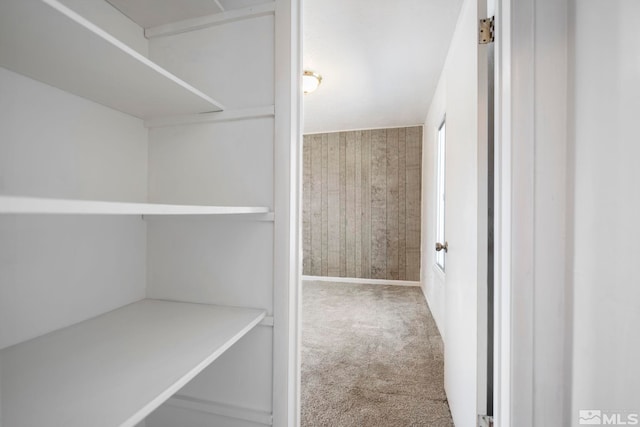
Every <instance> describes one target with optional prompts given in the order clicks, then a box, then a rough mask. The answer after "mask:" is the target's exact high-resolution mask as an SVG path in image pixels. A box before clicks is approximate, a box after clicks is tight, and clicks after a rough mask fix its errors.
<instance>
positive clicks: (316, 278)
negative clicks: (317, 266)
mask: <svg viewBox="0 0 640 427" xmlns="http://www.w3.org/2000/svg"><path fill="white" fill-rule="evenodd" d="M302 280H307V281H310V282H311V281H313V282H337V283H358V284H365V285H393V286H420V282H414V281H411V280H384V279H360V278H356V277H326V276H302Z"/></svg>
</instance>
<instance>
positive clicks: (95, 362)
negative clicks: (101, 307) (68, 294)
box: [0, 300, 265, 427]
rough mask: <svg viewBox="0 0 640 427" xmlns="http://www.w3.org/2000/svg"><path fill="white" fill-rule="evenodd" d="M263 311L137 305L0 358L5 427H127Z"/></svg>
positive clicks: (6, 352) (244, 330) (158, 303)
mask: <svg viewBox="0 0 640 427" xmlns="http://www.w3.org/2000/svg"><path fill="white" fill-rule="evenodd" d="M264 316H265V312H264V311H263V310H255V309H246V308H235V307H221V306H212V305H206V304H189V303H179V302H169V301H159V300H142V301H139V302H137V303H134V304H130V305H128V306H125V307H123V308H120V309H118V310H115V311H112V312H109V313H107V314H104V315H102V316H99V317H96V318H93V319H90V320H87V321H84V322H81V323H78V324H76V325H73V326H70V327H68V328H64V329H61V330H58V331H55V332H52V333H50V334H47V335H44V336H42V337H39V338H35V339H33V340H30V341H27V342H24V343H22V344H17V345H14V346H12V347H8V348H5V349H3V350H1V351H0V375H1V380H2V381H0V384H1V391H0V396H1V399H2V422H3V424H2V425H3V426H4V427H27V426H66V427H76V426H77V427H84V426H89V425H90V426H96V427H99V426H103V427H112V426H120V427H131V426H135V425H136V424H137V423H138V422H140V421H141V420H143V419H144V417H146V416H147V415H148V414H149V413H151V412H152V411H153V410H154V409H155V408H157V407H158V406H160V405H161V404H162V403H163V402H164V401H165V400H167V399H168V398H169V397H171V395H173V394H174V393H175V392H176V391H178V390H179V389H180V388H181V387H182V386H184V385H185V384H186V383H187V382H188V381H189V380H191V379H192V378H193V377H195V376H196V375H197V374H198V373H199V372H201V371H202V370H203V369H204V368H206V367H207V366H208V365H209V364H211V362H213V361H214V360H215V359H216V358H217V357H218V356H220V355H221V354H222V353H224V352H225V351H226V350H227V349H228V348H229V347H230V346H231V345H233V344H234V343H235V342H236V341H238V340H239V339H240V338H241V337H242V336H244V335H245V334H246V333H247V332H249V331H250V330H251V329H252V328H253V327H254V326H256V325H257V324H258V323H259V322H260V321H261V320H262V319H263V318H264Z"/></svg>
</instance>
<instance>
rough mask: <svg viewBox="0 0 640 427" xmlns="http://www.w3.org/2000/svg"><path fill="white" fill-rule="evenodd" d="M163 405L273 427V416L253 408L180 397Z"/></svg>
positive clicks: (175, 396)
mask: <svg viewBox="0 0 640 427" xmlns="http://www.w3.org/2000/svg"><path fill="white" fill-rule="evenodd" d="M165 405H167V406H170V407H174V408H180V409H187V410H190V411H197V412H203V413H206V414H211V415H217V416H222V417H226V418H233V419H236V420H242V421H249V422H251V423H255V424H260V425H264V426H271V425H273V416H272V415H271V413H269V412H266V411H260V410H257V409H253V408H245V407H241V406H235V405H229V404H226V403H218V402H213V401H209V400H203V399H196V398H193V397H188V396H180V395H174V396H173V397H172V398H170V399H169V400H167V401H166V403H165Z"/></svg>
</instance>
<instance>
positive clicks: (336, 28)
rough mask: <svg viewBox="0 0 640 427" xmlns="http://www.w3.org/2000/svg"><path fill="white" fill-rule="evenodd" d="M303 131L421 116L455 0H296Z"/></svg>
mask: <svg viewBox="0 0 640 427" xmlns="http://www.w3.org/2000/svg"><path fill="white" fill-rule="evenodd" d="M303 4H304V26H303V28H304V47H303V50H304V54H303V63H304V69H305V70H311V71H315V72H317V73H319V74H320V75H322V79H323V80H322V84H321V85H320V87H319V88H318V90H317V91H315V92H313V93H311V94H308V95H305V96H304V133H318V132H332V131H342V130H354V129H372V128H385V127H398V126H408V125H415V124H421V123H423V122H424V120H425V118H426V116H427V110H428V108H429V105H430V103H431V99H432V97H433V93H434V91H435V88H436V85H437V83H438V79H439V77H440V72H441V70H442V66H443V64H444V60H445V57H446V54H447V50H448V48H449V43H450V41H451V37H452V34H453V30H454V28H455V24H456V21H457V17H458V14H459V12H460V6H461V4H462V0H393V1H389V0H303Z"/></svg>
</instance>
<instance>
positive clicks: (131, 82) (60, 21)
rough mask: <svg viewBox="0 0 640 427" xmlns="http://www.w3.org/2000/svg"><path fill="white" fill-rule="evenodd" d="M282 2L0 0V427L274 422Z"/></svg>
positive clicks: (286, 257) (283, 141) (284, 169)
mask: <svg viewBox="0 0 640 427" xmlns="http://www.w3.org/2000/svg"><path fill="white" fill-rule="evenodd" d="M292 9H294V7H293V6H292V4H291V2H290V1H283V0H276V1H265V0H206V1H205V0H186V1H185V0H181V1H176V0H153V1H151V0H108V1H105V0H0V94H1V95H0V402H1V405H0V421H1V422H0V425H1V426H2V427H22V426H66V427H72V426H87V425H92V426H105V427H106V426H109V427H112V426H136V425H146V426H148V427H164V426H166V427H169V426H177V425H180V426H185V427H189V426H194V427H195V426H201V425H217V426H233V427H253V426H264V425H267V426H268V425H284V424H285V423H286V421H279V420H285V419H286V418H287V417H288V415H287V413H286V412H287V411H291V408H288V407H287V402H288V401H289V400H290V399H291V397H290V396H288V395H287V394H286V391H287V390H288V389H289V388H288V384H289V383H290V381H291V378H290V377H288V376H286V375H279V372H289V371H291V369H290V366H291V363H292V361H291V360H289V358H288V354H289V353H290V351H289V347H288V346H290V345H292V344H291V343H290V342H289V341H288V338H287V337H288V336H289V335H290V333H291V332H290V324H289V308H288V307H289V301H288V299H287V295H288V293H289V291H288V289H289V286H290V278H291V277H293V276H292V275H291V274H289V272H290V268H291V265H292V264H295V262H294V261H292V257H291V255H290V254H291V253H292V251H291V250H290V246H289V244H290V241H291V239H290V238H289V233H290V229H291V226H290V225H291V222H290V221H292V220H293V219H292V218H291V214H290V211H291V200H290V197H289V193H290V188H289V186H290V185H291V184H290V183H291V182H292V181H293V178H292V172H291V170H292V168H291V167H290V161H291V160H290V159H291V158H292V156H294V155H295V143H294V142H292V141H295V129H296V123H295V119H294V120H293V121H292V119H291V117H294V116H295V115H294V114H291V111H292V108H293V104H294V103H295V101H291V100H292V99H295V95H292V94H291V93H290V92H291V91H290V88H291V87H295V85H296V83H295V82H294V79H295V63H296V60H297V59H296V55H297V54H296V53H295V50H291V49H290V45H291V43H292V41H291V40H292V39H295V35H293V33H294V30H295V28H294V27H295V21H296V18H295V14H293V15H292ZM294 41H295V40H294ZM276 58H279V60H280V61H281V62H282V63H283V64H284V65H283V66H280V67H278V66H277V65H276ZM292 64H293V65H292ZM276 110H277V111H278V114H282V116H276ZM280 117H282V118H280ZM282 129H285V130H284V131H283V130H282ZM292 153H293V154H292ZM279 328H280V329H279ZM278 390H285V394H284V395H276V394H277V391H278ZM274 402H275V403H274Z"/></svg>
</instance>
